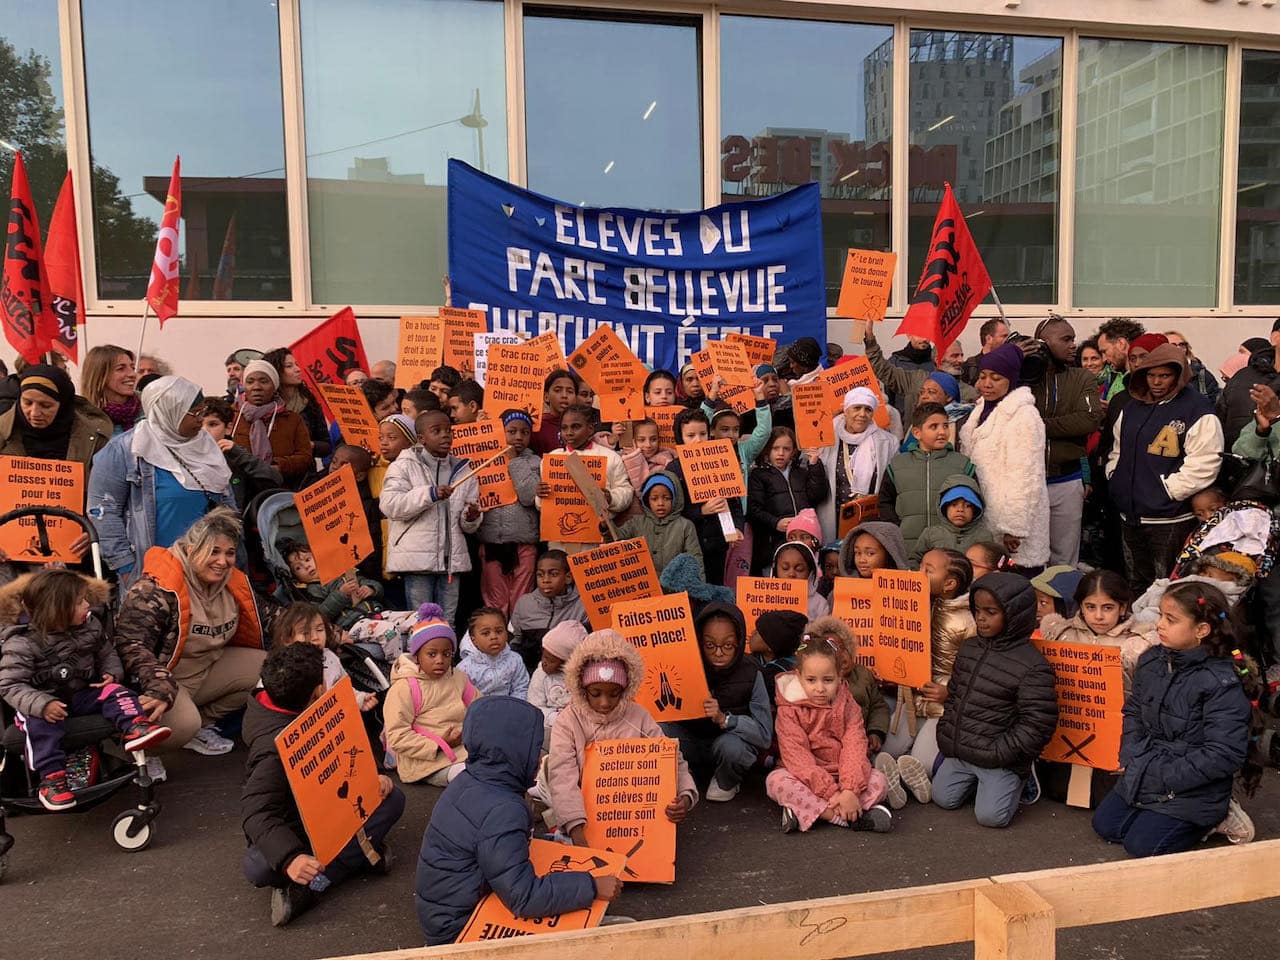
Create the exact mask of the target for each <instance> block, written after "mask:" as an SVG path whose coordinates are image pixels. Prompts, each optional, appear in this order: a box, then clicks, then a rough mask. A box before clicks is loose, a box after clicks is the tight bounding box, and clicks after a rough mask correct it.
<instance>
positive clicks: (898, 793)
mask: <svg viewBox="0 0 1280 960" xmlns="http://www.w3.org/2000/svg"><path fill="white" fill-rule="evenodd" d="M875 768H876V769H877V770H879V771H880V772H881V773H883V774H884V778H885V779H886V780H888V781H889V793H888V794H887V796H888V799H889V806H890V807H891V808H893V809H894V810H901V809H902V808H903V807H905V806H906V805H907V791H906V790H904V789H902V775H901V774H900V773H898V761H896V760H894V759H893V757H891V756H889V755H888V754H887V753H885V752H884V751H883V750H882V751H880V752H879V753H877V754H876V762H875Z"/></svg>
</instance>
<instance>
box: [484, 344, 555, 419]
mask: <svg viewBox="0 0 1280 960" xmlns="http://www.w3.org/2000/svg"><path fill="white" fill-rule="evenodd" d="M542 353H543V351H541V350H537V349H533V348H531V347H530V346H529V344H527V343H519V344H510V343H491V344H489V354H488V364H487V367H488V369H487V370H486V371H485V375H484V412H485V413H487V414H488V415H489V419H491V420H500V418H501V417H502V414H503V413H505V412H506V411H508V410H524V411H525V412H526V413H528V414H529V416H531V417H532V418H533V429H534V430H537V429H538V427H539V426H541V425H542V407H543V403H542V393H543V391H542V385H543V383H544V382H545V381H546V378H547V370H546V368H545V367H543V366H542V363H543V361H542Z"/></svg>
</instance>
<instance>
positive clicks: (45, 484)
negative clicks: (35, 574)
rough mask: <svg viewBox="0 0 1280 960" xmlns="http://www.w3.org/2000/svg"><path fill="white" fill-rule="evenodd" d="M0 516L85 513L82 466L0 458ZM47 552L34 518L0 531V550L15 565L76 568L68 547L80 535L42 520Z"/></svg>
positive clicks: (70, 526) (55, 520) (63, 523)
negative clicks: (30, 510)
mask: <svg viewBox="0 0 1280 960" xmlns="http://www.w3.org/2000/svg"><path fill="white" fill-rule="evenodd" d="M0 481H3V482H0V513H8V512H9V511H10V510H18V509H21V508H24V507H62V508H63V509H64V510H70V511H71V512H72V513H84V497H85V486H84V464H83V463H80V462H79V461H74V460H36V459H32V458H29V457H0ZM45 530H46V531H47V532H48V537H49V549H48V551H46V550H45V549H44V548H43V547H42V546H41V544H40V531H39V528H38V527H37V526H36V521H35V518H34V517H24V518H23V519H21V520H15V521H13V522H12V523H6V524H5V525H4V526H3V527H0V549H3V550H4V552H5V553H6V554H8V556H9V559H10V560H16V561H18V562H20V563H49V562H50V561H52V560H60V561H62V562H63V563H79V562H80V557H79V556H78V555H77V554H74V553H72V552H71V544H73V543H75V541H76V540H77V539H78V538H79V536H80V534H81V533H83V532H84V531H83V530H81V529H80V527H79V526H77V525H76V524H74V523H72V522H71V521H69V520H63V519H61V518H60V517H46V518H45Z"/></svg>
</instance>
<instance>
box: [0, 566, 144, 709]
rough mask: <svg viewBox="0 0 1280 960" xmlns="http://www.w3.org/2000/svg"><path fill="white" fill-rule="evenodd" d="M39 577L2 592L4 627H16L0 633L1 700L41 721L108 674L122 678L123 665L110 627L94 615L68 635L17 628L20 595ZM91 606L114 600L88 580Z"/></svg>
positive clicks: (108, 590) (25, 626)
mask: <svg viewBox="0 0 1280 960" xmlns="http://www.w3.org/2000/svg"><path fill="white" fill-rule="evenodd" d="M34 576H35V574H33V573H29V574H26V575H24V576H21V577H18V578H17V579H16V580H14V581H12V582H10V583H8V584H6V585H5V586H4V588H3V589H2V590H0V622H4V623H8V624H12V626H8V627H5V629H4V631H3V633H0V699H2V700H4V702H5V703H7V704H9V706H10V707H12V708H13V709H14V710H17V711H18V712H19V713H21V714H22V715H23V716H27V717H41V716H43V715H44V710H45V707H47V706H48V705H49V704H51V703H52V702H53V701H55V700H65V698H67V697H69V696H70V695H71V694H72V693H75V692H77V691H79V690H86V689H88V688H89V685H90V684H93V683H98V682H99V681H101V680H102V675H103V674H104V673H109V674H111V676H113V677H115V679H116V680H117V681H122V680H123V679H124V666H123V665H122V664H121V663H120V657H119V656H118V655H117V654H116V650H115V647H114V646H113V645H112V642H111V637H110V636H108V635H107V631H106V627H104V626H103V624H102V621H101V620H99V619H98V618H97V617H96V616H94V615H93V614H92V613H91V614H89V617H88V619H87V620H85V622H84V623H82V624H80V625H78V626H75V627H72V628H71V629H70V630H68V631H66V632H65V633H60V634H55V635H53V636H49V635H46V634H44V633H42V632H41V631H39V630H37V629H36V628H35V627H34V626H32V625H31V624H29V623H22V624H19V623H16V622H15V621H16V620H17V619H18V617H19V615H20V614H21V611H22V591H23V590H25V589H26V587H27V584H28V583H30V582H31V578H32V577H34ZM86 579H87V580H88V584H89V596H88V599H89V604H90V605H91V606H101V605H103V604H105V603H107V602H108V600H110V598H111V586H110V584H108V583H107V582H106V581H103V580H94V579H88V578H86Z"/></svg>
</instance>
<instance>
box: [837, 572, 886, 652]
mask: <svg viewBox="0 0 1280 960" xmlns="http://www.w3.org/2000/svg"><path fill="white" fill-rule="evenodd" d="M875 592H876V585H875V582H874V581H872V580H864V579H862V578H861V577H836V580H835V589H834V590H833V591H832V593H831V615H832V616H833V617H839V618H840V619H841V620H843V621H844V622H845V623H847V624H848V625H849V629H850V630H851V631H852V632H853V639H854V641H855V642H856V643H857V646H858V655H857V660H858V662H859V663H860V664H862V665H863V666H864V667H866V668H867V669H868V670H875V665H876V614H875Z"/></svg>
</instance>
